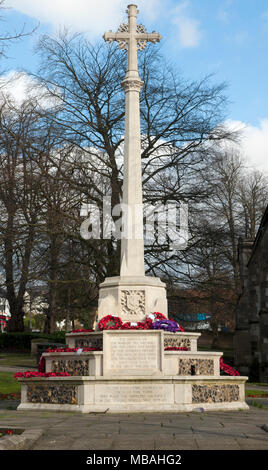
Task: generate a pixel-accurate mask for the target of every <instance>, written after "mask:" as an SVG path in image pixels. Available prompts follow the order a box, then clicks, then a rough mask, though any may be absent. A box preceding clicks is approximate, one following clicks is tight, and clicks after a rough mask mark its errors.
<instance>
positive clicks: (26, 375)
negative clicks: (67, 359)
mask: <svg viewBox="0 0 268 470" xmlns="http://www.w3.org/2000/svg"><path fill="white" fill-rule="evenodd" d="M69 376H70V374H69V373H68V372H36V371H33V370H30V371H26V372H16V374H14V378H15V379H18V378H20V377H23V378H24V379H30V378H32V377H69Z"/></svg>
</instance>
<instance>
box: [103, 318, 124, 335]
mask: <svg viewBox="0 0 268 470" xmlns="http://www.w3.org/2000/svg"><path fill="white" fill-rule="evenodd" d="M122 325H123V323H122V320H121V318H120V317H114V316H113V315H106V317H103V318H102V319H101V320H100V321H99V323H98V328H99V330H100V331H103V330H120V329H121V327H122Z"/></svg>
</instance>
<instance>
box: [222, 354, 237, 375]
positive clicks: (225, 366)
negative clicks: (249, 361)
mask: <svg viewBox="0 0 268 470" xmlns="http://www.w3.org/2000/svg"><path fill="white" fill-rule="evenodd" d="M220 370H222V371H223V372H225V374H227V375H240V374H239V372H238V370H236V369H233V368H232V367H231V366H228V364H224V362H223V359H222V357H221V358H220Z"/></svg>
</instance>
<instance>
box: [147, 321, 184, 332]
mask: <svg viewBox="0 0 268 470" xmlns="http://www.w3.org/2000/svg"><path fill="white" fill-rule="evenodd" d="M153 329H154V330H165V331H171V332H172V333H176V331H179V327H178V324H177V322H175V321H174V320H167V319H166V320H157V321H155V322H154V323H153Z"/></svg>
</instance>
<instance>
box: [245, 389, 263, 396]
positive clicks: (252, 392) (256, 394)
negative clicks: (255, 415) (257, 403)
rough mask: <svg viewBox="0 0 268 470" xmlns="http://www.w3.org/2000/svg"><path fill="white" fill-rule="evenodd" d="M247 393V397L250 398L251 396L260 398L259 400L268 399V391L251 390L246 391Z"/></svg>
mask: <svg viewBox="0 0 268 470" xmlns="http://www.w3.org/2000/svg"><path fill="white" fill-rule="evenodd" d="M245 393H246V397H249V396H250V395H251V396H252V395H253V396H254V397H255V398H257V397H259V398H262V397H264V398H268V390H256V389H255V390H250V389H246V391H245Z"/></svg>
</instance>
